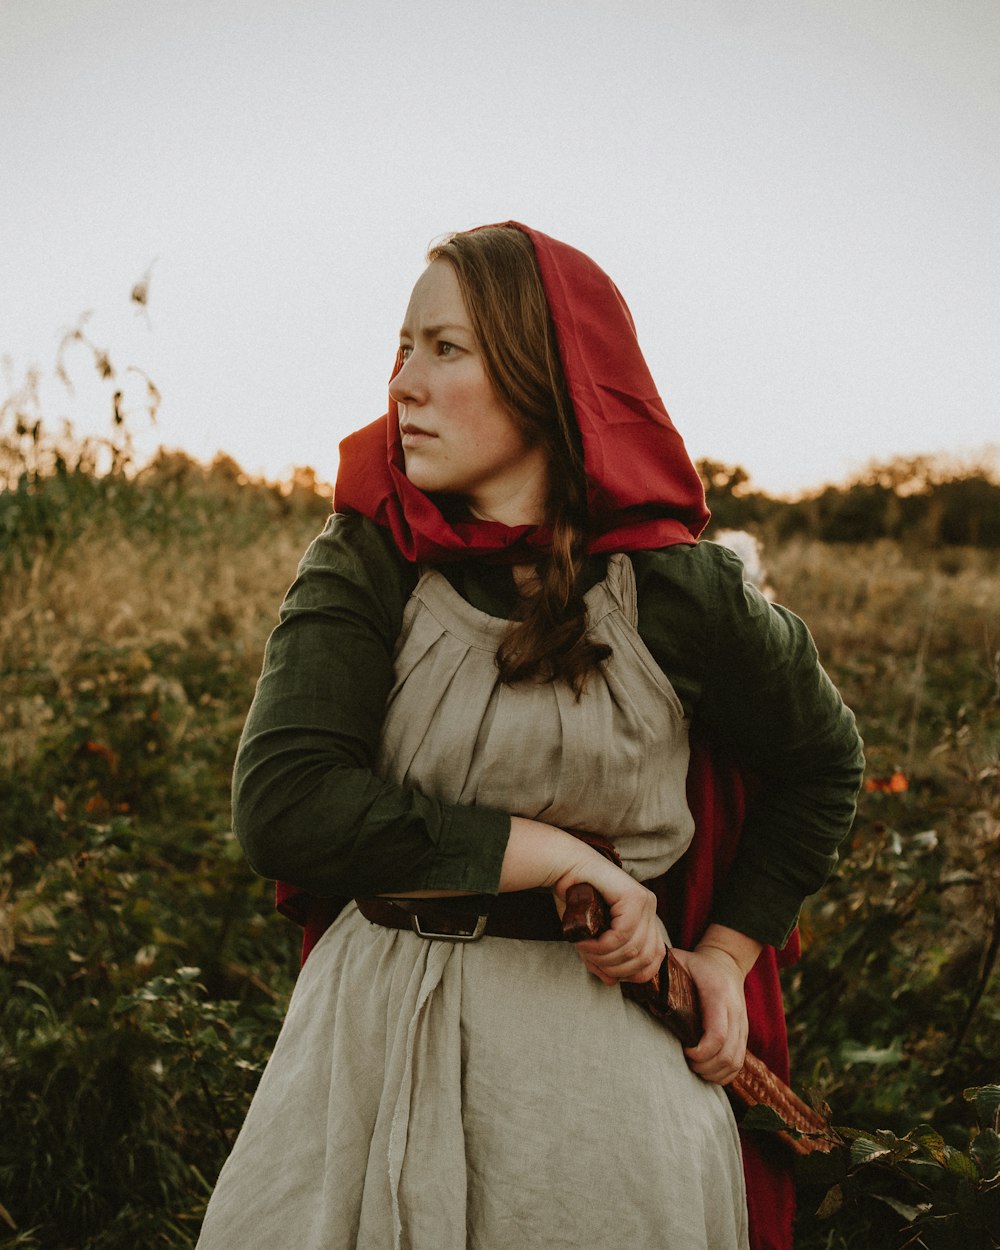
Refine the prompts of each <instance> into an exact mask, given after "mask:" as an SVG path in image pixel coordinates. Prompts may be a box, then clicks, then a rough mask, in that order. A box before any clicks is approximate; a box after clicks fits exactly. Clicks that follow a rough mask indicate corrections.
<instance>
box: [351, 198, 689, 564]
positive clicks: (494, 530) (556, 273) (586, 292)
mask: <svg viewBox="0 0 1000 1250" xmlns="http://www.w3.org/2000/svg"><path fill="white" fill-rule="evenodd" d="M500 224H502V225H507V226H514V227H516V228H517V229H518V230H523V231H524V233H525V234H526V235H527V236H528V238H529V239H530V240H531V242H532V245H533V246H534V249H535V256H536V258H537V261H538V268H539V271H540V272H541V276H542V284H543V286H544V288H545V294H546V297H547V299H548V302H549V310H550V312H551V314H552V321H553V324H554V325H555V330H556V338H557V340H558V343H559V355H560V358H561V360H562V366H563V371H564V373H565V375H566V381H567V384H568V386H569V393H570V397H571V399H572V401H573V409H574V412H575V413H576V419H577V423H578V425H579V428H580V435H581V438H582V440H583V455H584V467H585V469H586V473H587V478H588V482H589V491H588V499H589V505H590V506H589V526H590V539H589V541H588V550H589V551H591V552H601V551H636V550H642V549H646V548H651V547H666V546H669V545H671V544H673V543H693V542H694V541H695V540H696V539H697V537H698V535H699V534H700V533H701V531H702V530H703V529H704V528H705V525H706V523H707V522H708V515H709V514H708V509H707V508H706V507H705V494H704V491H703V489H702V485H701V480H700V479H699V477H698V474H697V471H696V470H695V468H694V465H693V464H692V463H691V460H690V458H689V457H688V454H687V452H686V450H685V448H684V444H683V443H682V441H681V438H680V435H679V434H678V433H677V431H676V430H675V429H674V425H673V422H672V421H671V420H670V418H669V416H667V411H666V409H665V408H664V406H663V401H662V400H661V399H660V397H659V395H658V394H657V391H656V385H655V383H654V382H653V379H652V377H651V375H650V372H649V369H648V368H647V366H646V361H645V360H644V359H643V355H642V352H641V350H640V348H639V343H638V340H637V339H636V335H635V326H634V325H633V323H632V317H631V314H630V313H629V310H628V307H627V305H626V304H625V301H624V300H623V299H622V296H621V293H620V292H619V290H618V288H617V287H616V286H615V284H614V283H613V282H612V281H611V279H610V278H609V277H608V276H607V274H606V273H604V271H603V270H602V269H600V268H599V267H598V266H597V265H595V264H594V262H593V261H592V260H591V259H590V258H589V257H588V256H585V255H584V254H583V253H582V252H578V251H577V250H576V248H573V247H569V246H568V245H567V244H565V243H560V242H559V241H558V240H556V239H551V238H549V237H548V235H545V234H541V233H539V232H538V231H537V230H532V229H530V228H529V227H528V226H523V225H521V224H520V222H516V221H509V222H503V223H500ZM397 367H398V360H397ZM334 507H335V508H336V510H337V511H338V512H360V513H361V514H362V515H363V516H367V517H369V518H370V519H371V520H373V521H375V522H377V523H378V524H379V525H383V526H385V527H386V528H388V529H389V530H391V531H392V535H393V538H394V539H395V541H396V545H397V546H398V547H399V550H400V551H401V552H402V554H403V555H404V556H405V557H406V558H407V559H408V560H415V561H429V562H431V563H433V562H436V561H441V560H447V559H454V558H457V557H461V556H466V555H482V556H485V555H491V554H492V555H501V553H505V552H506V553H511V554H513V552H511V549H512V548H515V547H516V548H517V549H519V550H521V551H523V552H524V554H525V555H526V556H527V555H530V549H531V548H540V547H545V546H546V545H547V543H548V540H549V535H548V531H547V530H546V529H545V528H544V527H538V526H527V525H526V526H516V527H509V526H506V525H501V524H499V523H497V522H490V521H477V520H469V521H460V522H449V521H447V520H445V518H444V517H443V516H442V514H441V512H440V511H439V510H438V508H437V506H436V505H435V504H434V502H433V501H432V500H431V499H429V498H428V497H427V496H426V495H424V494H423V493H422V492H421V491H419V490H417V489H416V487H414V486H412V485H411V484H410V482H409V481H408V480H407V478H406V474H405V472H404V471H403V449H402V445H401V443H400V438H399V421H398V414H397V411H396V404H395V402H394V401H393V400H392V399H391V398H390V400H389V411H388V413H387V414H386V416H383V417H379V419H378V420H377V421H373V422H372V423H371V425H367V426H365V427H364V428H363V429H361V430H358V431H357V433H355V434H351V435H349V436H348V437H347V438H346V439H344V441H343V442H342V443H341V445H340V471H339V473H338V475H337V487H336V491H335V494H334ZM508 558H509V557H508Z"/></svg>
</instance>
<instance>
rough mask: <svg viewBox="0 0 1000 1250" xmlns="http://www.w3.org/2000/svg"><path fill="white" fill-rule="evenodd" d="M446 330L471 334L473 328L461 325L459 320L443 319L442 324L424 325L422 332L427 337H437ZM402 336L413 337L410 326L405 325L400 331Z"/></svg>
mask: <svg viewBox="0 0 1000 1250" xmlns="http://www.w3.org/2000/svg"><path fill="white" fill-rule="evenodd" d="M446 330H458V331H459V332H460V333H463V334H470V333H471V330H470V328H469V327H468V326H462V325H459V324H458V323H457V322H449V321H443V322H442V323H441V324H440V325H433V326H424V327H423V328H422V329H421V331H420V334H421V336H422V337H423V338H425V339H433V338H437V336H438V335H439V334H444V332H445V331H446ZM399 336H400V338H403V337H404V336H406V337H412V332H411V330H410V328H409V327H408V326H405V325H404V326H403V327H402V329H401V330H400V332H399Z"/></svg>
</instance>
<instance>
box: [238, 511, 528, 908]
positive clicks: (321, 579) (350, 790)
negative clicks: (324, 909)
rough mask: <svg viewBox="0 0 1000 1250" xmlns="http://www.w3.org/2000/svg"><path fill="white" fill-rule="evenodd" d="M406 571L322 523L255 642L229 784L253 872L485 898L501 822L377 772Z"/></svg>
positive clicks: (385, 551) (381, 549) (412, 576)
mask: <svg viewBox="0 0 1000 1250" xmlns="http://www.w3.org/2000/svg"><path fill="white" fill-rule="evenodd" d="M415 581H416V571H415V569H414V568H413V566H411V565H408V564H407V563H406V562H405V561H403V560H402V559H401V557H400V556H399V555H398V553H397V552H396V551H395V548H394V547H393V546H392V542H391V538H390V537H389V536H388V534H386V533H385V532H384V531H382V530H380V529H379V528H378V527H377V526H375V525H374V524H373V523H371V522H370V521H367V520H365V519H364V518H361V517H356V516H338V515H334V516H333V517H331V519H330V521H329V522H328V524H327V526H326V528H325V529H324V531H323V533H322V534H320V535H319V537H318V538H317V539H316V540H315V541H314V542H313V544H312V545H311V546H310V548H309V550H308V551H307V552H306V555H305V556H304V558H303V560H302V562H301V564H300V565H299V569H298V576H297V577H296V579H295V582H294V583H293V584H292V587H291V589H290V590H289V591H288V594H287V596H286V597H285V601H284V603H283V604H282V606H281V611H280V616H279V623H278V625H277V627H276V628H275V630H274V632H273V633H272V634H271V637H270V639H269V640H268V643H267V649H266V652H265V657H264V667H263V671H262V673H261V676H260V680H259V681H258V683H257V690H256V694H255V695H254V700H253V704H252V706H251V708H250V713H249V716H248V718H247V722H246V725H245V727H244V730H243V736H242V738H241V740H240V746H239V751H238V753H237V759H236V766H235V770H234V774H233V825H234V828H235V831H236V834H237V837H238V838H239V840H240V842H241V844H242V846H243V849H244V852H245V854H246V856H247V858H248V860H249V861H250V864H251V866H252V867H253V868H254V870H255V871H256V872H258V873H260V874H261V875H262V876H265V877H273V878H277V879H280V880H282V881H286V882H288V883H289V884H291V885H295V886H298V887H300V888H302V889H305V890H308V891H309V892H310V893H312V894H317V895H321V896H327V895H339V896H342V897H353V896H358V895H365V894H373V893H381V892H386V891H405V890H458V891H465V892H469V893H483V894H490V893H495V892H496V891H497V889H498V885H499V880H500V867H501V863H502V860H503V855H504V851H505V849H506V845H507V839H508V837H509V836H510V817H509V815H507V814H505V813H502V812H497V811H493V810H491V809H488V808H481V807H471V806H461V805H454V804H448V803H443V802H440V801H438V800H435V799H432V798H430V797H428V796H426V795H424V794H421V793H420V792H419V791H417V790H414V789H411V788H408V787H406V786H401V785H397V784H395V783H393V782H391V781H387V780H385V779H383V778H381V777H379V776H377V775H376V774H375V772H374V771H373V764H374V761H375V756H376V751H377V746H378V738H379V732H380V729H381V724H382V716H383V709H384V707H385V702H386V698H387V696H388V694H389V691H390V689H391V686H392V681H393V649H394V645H395V641H396V638H397V636H398V634H399V630H400V626H401V623H402V616H403V608H404V605H405V603H406V600H407V598H408V597H409V594H410V591H411V590H412V588H413V585H414V584H415Z"/></svg>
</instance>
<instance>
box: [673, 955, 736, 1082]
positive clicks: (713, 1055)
mask: <svg viewBox="0 0 1000 1250" xmlns="http://www.w3.org/2000/svg"><path fill="white" fill-rule="evenodd" d="M674 954H675V956H676V957H677V959H678V960H679V961H680V962H681V963H682V964H683V965H684V967H685V968H686V969H687V971H688V972H689V973H690V974H691V978H692V980H693V981H694V983H695V985H696V987H697V989H698V997H699V1000H700V1002H701V1016H702V1024H703V1029H704V1031H703V1033H702V1036H701V1040H700V1041H699V1042H698V1045H697V1046H691V1047H688V1048H687V1049H686V1050H685V1051H684V1054H685V1056H686V1057H687V1061H688V1063H689V1064H690V1066H691V1068H692V1070H693V1071H695V1072H697V1073H698V1075H699V1076H700V1077H703V1078H704V1079H705V1080H706V1081H714V1082H715V1083H716V1084H719V1085H728V1084H729V1082H730V1081H731V1080H732V1079H733V1078H734V1077H735V1076H736V1075H737V1073H738V1072H739V1071H740V1069H741V1068H742V1067H743V1060H744V1058H745V1057H746V1047H747V1032H748V1026H747V1010H746V998H745V995H744V992H743V972H742V971H741V969H740V968H739V966H738V965H737V964H736V962H735V960H733V959H732V958H731V957H730V956H729V955H727V954H725V953H724V952H722V951H716V950H704V951H702V950H699V951H677V950H675V951H674Z"/></svg>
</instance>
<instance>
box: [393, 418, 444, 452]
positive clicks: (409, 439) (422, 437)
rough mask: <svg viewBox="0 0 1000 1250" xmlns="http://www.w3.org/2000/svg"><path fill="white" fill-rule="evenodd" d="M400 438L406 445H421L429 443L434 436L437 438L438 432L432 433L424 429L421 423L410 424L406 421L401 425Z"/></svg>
mask: <svg viewBox="0 0 1000 1250" xmlns="http://www.w3.org/2000/svg"><path fill="white" fill-rule="evenodd" d="M399 434H400V439H401V441H402V444H403V446H404V447H411V448H412V447H421V446H423V444H424V443H429V442H430V440H431V439H432V438H437V435H436V434H431V433H429V432H428V431H427V430H422V429H421V428H420V426H419V425H409V424H408V423H406V422H404V423H403V424H402V425H401V426H400V427H399Z"/></svg>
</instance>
